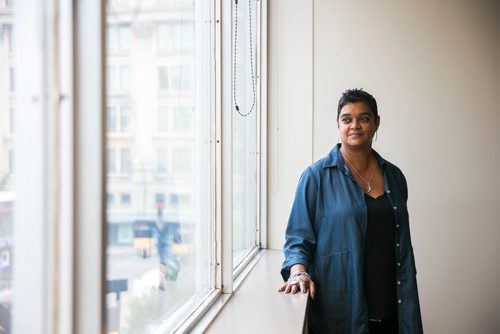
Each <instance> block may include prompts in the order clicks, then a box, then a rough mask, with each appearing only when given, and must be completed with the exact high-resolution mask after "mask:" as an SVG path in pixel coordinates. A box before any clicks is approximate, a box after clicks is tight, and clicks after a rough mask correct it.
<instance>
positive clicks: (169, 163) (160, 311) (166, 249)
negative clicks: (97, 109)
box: [106, 0, 216, 333]
mask: <svg viewBox="0 0 500 334" xmlns="http://www.w3.org/2000/svg"><path fill="white" fill-rule="evenodd" d="M188 2H189V1H188ZM114 4H115V3H112V4H110V5H109V6H108V9H109V10H108V11H107V17H106V22H107V27H108V33H107V38H108V41H107V57H106V66H107V79H108V82H107V93H108V94H107V97H108V99H107V103H106V104H107V105H106V106H107V120H108V126H107V130H108V133H113V132H115V133H116V132H122V131H125V130H124V129H133V136H115V135H113V136H108V137H107V138H108V141H107V144H106V147H107V150H108V160H107V170H108V178H107V189H113V191H118V193H119V194H120V205H119V207H117V206H116V205H115V206H114V207H109V208H108V210H107V215H106V218H107V219H106V220H107V224H108V229H107V230H108V231H129V234H128V235H131V236H133V237H132V238H131V239H130V240H129V241H128V243H125V242H123V241H124V240H126V238H122V239H121V240H122V242H120V243H119V246H118V244H116V243H115V242H114V241H116V240H118V237H116V238H115V237H113V238H111V239H110V242H109V243H108V245H107V249H108V255H107V263H108V264H109V265H108V267H107V279H108V280H110V281H112V280H115V279H118V278H120V279H123V280H125V281H126V282H127V283H128V285H127V286H128V288H127V291H124V292H123V293H121V295H120V296H121V297H120V300H119V301H117V300H116V298H115V297H114V296H115V295H114V294H112V293H110V294H109V296H108V297H107V298H109V302H108V303H107V314H108V316H107V328H108V331H109V332H122V331H128V332H133V333H148V332H152V331H153V329H155V328H161V330H158V332H162V333H165V332H172V330H171V329H172V328H175V327H176V326H177V325H179V321H181V320H182V316H186V315H187V314H189V313H190V308H193V307H195V306H196V305H198V303H199V302H200V301H202V300H203V299H204V298H206V296H207V295H208V293H210V291H212V290H213V289H215V283H214V281H213V278H214V276H215V269H216V267H215V258H214V257H215V254H214V252H213V249H214V248H213V241H212V240H213V237H214V231H212V226H213V224H212V222H211V219H212V217H213V215H212V210H213V209H212V207H213V204H212V203H211V195H210V194H211V187H212V185H211V182H212V181H211V180H212V175H213V173H214V169H213V168H214V167H213V166H214V164H213V157H212V155H213V153H212V152H213V144H212V143H211V142H210V138H211V137H212V131H213V130H212V127H213V121H211V120H213V119H215V110H214V109H213V107H212V106H213V103H212V101H213V96H212V94H213V89H212V87H213V78H214V70H213V58H212V57H213V47H214V44H213V41H212V38H213V36H212V34H213V20H212V17H211V15H212V13H213V10H214V8H212V5H213V4H212V3H211V2H210V1H206V0H194V1H192V4H187V3H186V2H185V1H172V2H169V5H168V6H166V5H161V6H160V5H159V4H156V3H155V2H148V5H147V7H141V6H137V7H135V10H137V13H136V15H130V9H123V10H121V7H120V6H118V4H116V6H115V5H114ZM144 6H145V5H144ZM156 6H157V7H156ZM152 13H154V15H151V14H152ZM157 22H162V23H161V24H159V25H158V23H157ZM195 26H197V31H198V32H199V34H198V35H196V36H195V35H194V27H195ZM121 27H129V28H128V32H125V30H123V29H122V28H121ZM148 27H153V29H148ZM154 27H158V29H154ZM125 35H126V36H128V37H124V36H125ZM155 35H156V36H155ZM155 37H156V38H155ZM155 39H156V40H157V43H155V42H154V41H155ZM151 41H153V43H151ZM195 45H196V48H195ZM132 46H134V48H133V49H132ZM126 50H129V51H130V52H124V51H126ZM132 50H133V52H132ZM132 77H133V80H132ZM198 80H200V85H199V88H198V87H195V85H194V82H195V81H198ZM151 83H153V84H151ZM155 86H156V87H155ZM158 91H161V92H162V93H163V91H166V93H168V94H154V93H155V92H158ZM177 91H182V92H183V93H185V92H189V93H190V94H183V95H182V98H180V97H179V96H176V95H174V94H175V93H176V92H177ZM115 93H120V94H126V96H125V97H122V96H114V95H113V94H115ZM122 99H127V100H128V101H130V105H133V109H134V111H135V112H134V113H133V117H131V115H130V109H125V108H124V107H123V102H122ZM130 105H129V106H130ZM194 107H196V108H194ZM198 114H200V115H203V116H202V117H198V116H199V115H198ZM202 120H204V121H203V122H202ZM194 122H197V123H194ZM195 124H196V126H195ZM159 132H161V133H162V134H164V133H169V134H170V133H172V134H173V135H172V136H170V135H169V136H165V135H162V136H158V133H159ZM181 132H182V136H180V135H179V133H181ZM174 135H175V137H174ZM117 161H118V162H119V163H120V165H119V166H117V165H116V164H117ZM117 169H118V171H119V172H120V173H121V175H113V173H116V172H117ZM123 174H126V175H127V176H129V177H123V176H124V175H123ZM179 190H182V193H183V194H187V196H191V194H197V196H199V197H200V198H203V201H195V200H191V199H189V197H187V196H186V195H184V197H182V198H183V199H184V200H185V201H186V202H189V209H190V210H189V212H187V211H186V210H183V208H181V207H180V206H179V205H178V203H177V201H175V202H172V201H167V199H171V198H172V196H177V194H178V191H179ZM124 194H127V196H128V197H127V198H125V199H126V200H125V203H124V198H123V196H124ZM159 202H161V204H159ZM113 233H115V232H113ZM116 233H118V232H116ZM120 233H125V232H120ZM180 244H182V245H183V246H185V247H182V248H183V249H186V250H188V251H187V252H184V253H183V254H178V253H175V252H174V251H173V250H175V249H179V247H177V246H178V245H180ZM117 247H119V249H118V248H117ZM119 263H123V264H122V265H119ZM125 263H126V265H125ZM118 309H119V312H120V315H118V314H117V313H118Z"/></svg>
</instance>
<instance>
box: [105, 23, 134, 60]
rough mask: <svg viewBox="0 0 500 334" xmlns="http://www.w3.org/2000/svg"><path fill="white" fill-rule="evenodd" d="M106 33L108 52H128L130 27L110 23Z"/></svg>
mask: <svg viewBox="0 0 500 334" xmlns="http://www.w3.org/2000/svg"><path fill="white" fill-rule="evenodd" d="M106 33H107V38H106V48H107V50H108V52H121V53H124V52H128V50H129V38H130V36H129V35H130V28H128V27H126V26H123V25H109V26H108V28H107V30H106Z"/></svg>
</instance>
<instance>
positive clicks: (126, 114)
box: [106, 105, 132, 133]
mask: <svg viewBox="0 0 500 334" xmlns="http://www.w3.org/2000/svg"><path fill="white" fill-rule="evenodd" d="M106 113H107V118H106V122H107V124H106V126H107V130H108V133H117V132H129V131H130V130H131V124H132V123H131V117H132V115H131V111H130V108H129V107H126V106H122V105H116V106H108V107H107V108H106Z"/></svg>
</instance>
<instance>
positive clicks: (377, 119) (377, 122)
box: [375, 116, 380, 131]
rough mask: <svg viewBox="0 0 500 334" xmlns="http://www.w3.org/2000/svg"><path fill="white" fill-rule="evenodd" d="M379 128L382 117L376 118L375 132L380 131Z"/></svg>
mask: <svg viewBox="0 0 500 334" xmlns="http://www.w3.org/2000/svg"><path fill="white" fill-rule="evenodd" d="M379 126H380V116H377V118H375V131H377V130H378V127H379Z"/></svg>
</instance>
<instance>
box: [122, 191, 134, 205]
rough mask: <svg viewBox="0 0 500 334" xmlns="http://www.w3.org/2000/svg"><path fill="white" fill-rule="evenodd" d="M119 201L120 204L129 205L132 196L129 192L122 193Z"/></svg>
mask: <svg viewBox="0 0 500 334" xmlns="http://www.w3.org/2000/svg"><path fill="white" fill-rule="evenodd" d="M120 202H121V204H122V206H130V204H132V198H131V197H130V194H129V193H123V194H121V195H120Z"/></svg>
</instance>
